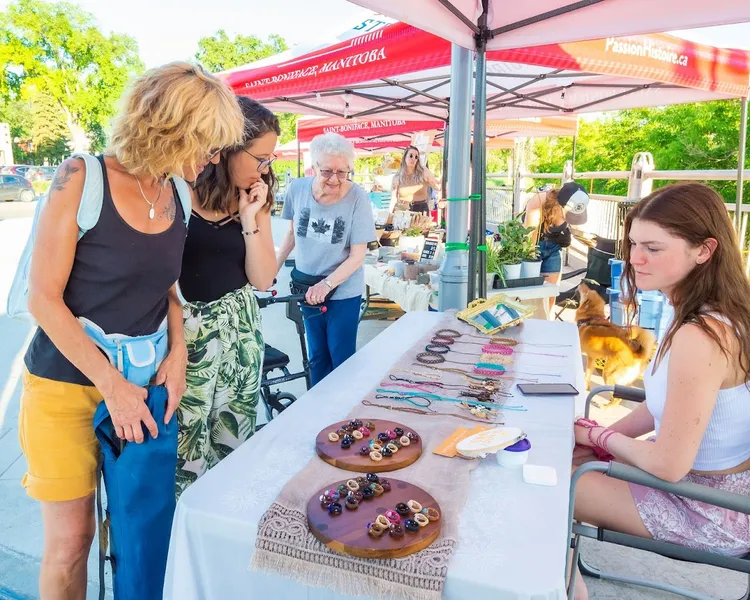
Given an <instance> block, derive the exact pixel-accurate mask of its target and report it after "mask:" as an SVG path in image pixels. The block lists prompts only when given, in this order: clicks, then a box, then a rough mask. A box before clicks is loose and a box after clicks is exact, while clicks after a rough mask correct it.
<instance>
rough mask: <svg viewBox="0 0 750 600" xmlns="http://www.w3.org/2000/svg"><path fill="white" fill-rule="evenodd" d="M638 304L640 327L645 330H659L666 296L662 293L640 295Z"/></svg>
mask: <svg viewBox="0 0 750 600" xmlns="http://www.w3.org/2000/svg"><path fill="white" fill-rule="evenodd" d="M638 304H639V308H638V325H639V326H640V327H643V328H644V329H653V330H656V329H658V327H659V322H660V320H661V313H662V309H663V306H664V296H662V294H661V293H660V292H656V293H653V292H643V293H641V294H639V295H638Z"/></svg>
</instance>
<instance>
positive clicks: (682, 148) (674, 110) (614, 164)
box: [527, 100, 740, 201]
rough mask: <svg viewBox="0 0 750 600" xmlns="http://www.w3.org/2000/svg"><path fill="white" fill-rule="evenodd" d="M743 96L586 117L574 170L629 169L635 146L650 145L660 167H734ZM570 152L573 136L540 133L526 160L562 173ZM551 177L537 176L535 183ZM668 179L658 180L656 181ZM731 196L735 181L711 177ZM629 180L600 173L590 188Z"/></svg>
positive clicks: (621, 187)
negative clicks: (544, 136) (553, 136)
mask: <svg viewBox="0 0 750 600" xmlns="http://www.w3.org/2000/svg"><path fill="white" fill-rule="evenodd" d="M739 121H740V109H739V102H738V101H736V100H721V101H715V102H702V103H695V104H679V105H675V106H667V107H660V108H639V109H633V110H624V111H620V112H614V113H606V114H605V115H604V116H602V117H601V118H599V119H596V120H582V121H581V124H580V128H579V133H578V142H577V147H576V171H578V172H584V171H629V170H630V163H631V161H632V159H633V155H634V154H635V153H636V152H641V151H648V152H651V153H652V154H653V156H654V164H655V165H656V168H657V169H658V170H683V169H684V170H705V169H736V168H737V148H738V145H739V143H738V137H739V136H738V133H739V126H740V122H739ZM571 154H572V139H571V138H558V139H538V140H535V141H534V142H533V148H532V150H531V151H530V156H527V165H528V167H529V170H530V171H533V172H537V173H539V172H548V173H558V172H560V171H561V170H562V167H563V164H564V163H565V161H566V160H569V159H570V157H571ZM542 183H548V181H538V182H535V184H536V185H541V184H542ZM667 183H669V182H667V181H657V182H655V187H659V186H662V185H666V184H667ZM708 183H709V185H711V186H713V187H714V188H715V189H716V190H717V191H719V193H721V194H722V195H723V197H724V198H725V199H726V200H727V201H733V200H734V196H735V187H736V186H735V182H733V181H715V182H708ZM627 187H628V184H627V181H624V180H604V179H599V180H595V181H594V182H593V187H592V190H593V192H594V193H599V194H613V195H625V194H626V193H627Z"/></svg>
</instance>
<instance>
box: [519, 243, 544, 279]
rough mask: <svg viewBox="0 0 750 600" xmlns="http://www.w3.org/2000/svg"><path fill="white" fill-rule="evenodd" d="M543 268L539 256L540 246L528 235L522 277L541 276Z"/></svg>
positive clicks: (523, 257) (522, 263) (522, 264)
mask: <svg viewBox="0 0 750 600" xmlns="http://www.w3.org/2000/svg"><path fill="white" fill-rule="evenodd" d="M541 270H542V259H541V258H539V247H538V246H537V245H536V243H535V242H534V240H533V239H531V238H530V237H529V236H527V237H526V242H525V244H524V250H523V256H522V260H521V277H523V278H530V277H539V275H540V274H541Z"/></svg>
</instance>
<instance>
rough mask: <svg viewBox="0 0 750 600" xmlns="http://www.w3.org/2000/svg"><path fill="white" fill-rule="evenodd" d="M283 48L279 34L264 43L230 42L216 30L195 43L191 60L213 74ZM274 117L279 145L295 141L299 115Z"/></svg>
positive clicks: (252, 39) (239, 38)
mask: <svg viewBox="0 0 750 600" xmlns="http://www.w3.org/2000/svg"><path fill="white" fill-rule="evenodd" d="M286 49H287V45H286V41H284V38H282V37H281V36H280V35H276V34H271V35H269V36H268V40H267V41H263V40H261V39H260V38H259V37H257V36H254V35H236V36H235V37H234V39H230V38H229V36H228V35H227V32H226V31H224V30H223V29H219V31H217V32H216V33H215V34H214V35H212V36H209V37H204V38H201V39H200V40H199V41H198V52H196V53H195V58H196V59H197V60H198V61H199V62H200V63H201V64H202V65H203V66H205V67H206V68H207V69H208V70H210V71H213V72H217V71H226V70H227V69H233V68H234V67H240V66H242V65H246V64H249V63H253V62H256V61H258V60H263V59H264V58H268V57H269V56H274V55H275V54H279V53H280V52H283V51H284V50H286ZM278 117H279V125H280V126H281V136H280V137H279V143H280V144H283V143H285V142H288V141H290V140H293V139H294V138H296V137H297V119H298V118H299V116H298V115H295V114H292V113H279V114H278Z"/></svg>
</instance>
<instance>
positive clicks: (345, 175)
mask: <svg viewBox="0 0 750 600" xmlns="http://www.w3.org/2000/svg"><path fill="white" fill-rule="evenodd" d="M318 171H319V172H320V176H321V177H322V178H323V179H330V178H331V177H333V175H334V174H335V175H336V177H338V178H339V179H349V175H351V174H352V172H351V171H334V170H333V169H320V168H319V169H318Z"/></svg>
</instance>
